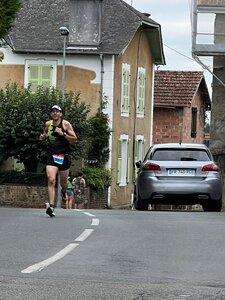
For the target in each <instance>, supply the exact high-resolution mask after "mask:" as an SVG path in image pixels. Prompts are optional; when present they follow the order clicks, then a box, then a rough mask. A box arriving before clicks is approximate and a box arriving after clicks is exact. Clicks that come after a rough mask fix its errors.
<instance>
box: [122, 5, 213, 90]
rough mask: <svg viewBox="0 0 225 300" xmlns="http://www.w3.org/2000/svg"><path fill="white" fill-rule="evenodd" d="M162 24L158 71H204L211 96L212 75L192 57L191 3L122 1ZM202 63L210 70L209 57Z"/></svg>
mask: <svg viewBox="0 0 225 300" xmlns="http://www.w3.org/2000/svg"><path fill="white" fill-rule="evenodd" d="M124 1H125V2H127V3H128V4H130V5H132V6H133V7H134V8H136V9H137V10H138V11H140V12H147V13H150V14H151V16H150V18H151V19H152V20H154V21H156V22H157V23H159V24H160V25H161V31H162V40H163V49H164V55H165V60H166V65H165V66H160V67H159V70H178V71H204V77H205V80H206V83H207V87H208V90H209V93H210V95H211V83H212V75H211V74H210V72H209V71H207V70H206V69H203V68H202V66H201V65H200V64H198V63H197V62H196V61H195V60H194V59H193V58H192V52H191V49H192V26H191V16H192V14H191V2H192V1H191V0H124ZM201 60H203V62H204V64H205V65H207V66H208V67H212V60H211V59H210V57H205V58H204V59H202V58H201Z"/></svg>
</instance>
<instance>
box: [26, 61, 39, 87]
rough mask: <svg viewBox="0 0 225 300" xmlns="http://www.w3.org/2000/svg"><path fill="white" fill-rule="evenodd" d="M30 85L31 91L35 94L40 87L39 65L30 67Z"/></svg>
mask: <svg viewBox="0 0 225 300" xmlns="http://www.w3.org/2000/svg"><path fill="white" fill-rule="evenodd" d="M28 84H29V85H30V88H31V91H32V92H35V90H36V89H37V87H38V85H39V65H29V76H28Z"/></svg>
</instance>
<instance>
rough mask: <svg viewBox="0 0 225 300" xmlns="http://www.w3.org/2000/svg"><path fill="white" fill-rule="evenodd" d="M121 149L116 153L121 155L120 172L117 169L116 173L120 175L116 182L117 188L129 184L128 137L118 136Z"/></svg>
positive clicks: (124, 135)
mask: <svg viewBox="0 0 225 300" xmlns="http://www.w3.org/2000/svg"><path fill="white" fill-rule="evenodd" d="M119 141H120V144H119V145H121V149H118V151H119V152H120V153H121V157H120V158H117V159H120V160H121V162H120V170H118V169H117V172H119V173H120V176H119V178H118V180H117V182H118V184H119V186H126V185H127V183H128V182H129V178H128V176H129V173H130V172H129V136H128V135H126V134H122V135H120V138H119Z"/></svg>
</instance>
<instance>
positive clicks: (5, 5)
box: [0, 0, 22, 39]
mask: <svg viewBox="0 0 225 300" xmlns="http://www.w3.org/2000/svg"><path fill="white" fill-rule="evenodd" d="M21 6H22V2H21V0H1V1H0V39H2V38H4V36H5V35H6V34H7V32H8V31H9V29H10V28H11V27H12V25H13V21H14V19H15V17H16V14H17V12H18V11H19V10H20V8H21Z"/></svg>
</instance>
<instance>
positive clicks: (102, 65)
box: [99, 53, 111, 208]
mask: <svg viewBox="0 0 225 300" xmlns="http://www.w3.org/2000/svg"><path fill="white" fill-rule="evenodd" d="M99 59H100V65H101V71H100V72H101V78H100V91H99V113H100V114H101V113H102V110H103V80H104V73H105V71H104V55H103V54H102V53H101V54H99ZM110 200H111V187H108V195H107V208H109V207H110V205H111V201H110Z"/></svg>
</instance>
